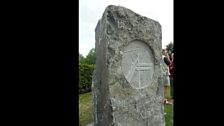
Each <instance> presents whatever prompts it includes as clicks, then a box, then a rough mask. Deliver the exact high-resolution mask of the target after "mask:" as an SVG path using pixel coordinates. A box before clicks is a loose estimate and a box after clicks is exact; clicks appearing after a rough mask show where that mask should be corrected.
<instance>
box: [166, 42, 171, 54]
mask: <svg viewBox="0 0 224 126" xmlns="http://www.w3.org/2000/svg"><path fill="white" fill-rule="evenodd" d="M166 51H167V52H169V53H170V52H171V51H173V43H172V42H170V43H169V44H168V45H166Z"/></svg>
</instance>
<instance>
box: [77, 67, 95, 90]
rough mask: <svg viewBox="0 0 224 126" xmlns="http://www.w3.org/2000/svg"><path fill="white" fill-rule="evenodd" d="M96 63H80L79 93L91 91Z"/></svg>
mask: <svg viewBox="0 0 224 126" xmlns="http://www.w3.org/2000/svg"><path fill="white" fill-rule="evenodd" d="M93 70H94V65H88V64H79V93H84V92H88V91H91V85H92V73H93Z"/></svg>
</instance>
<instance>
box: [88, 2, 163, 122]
mask: <svg viewBox="0 0 224 126" xmlns="http://www.w3.org/2000/svg"><path fill="white" fill-rule="evenodd" d="M95 39H96V43H95V52H96V66H95V70H94V72H93V79H92V81H93V82H92V83H93V84H92V90H93V104H94V115H93V116H94V124H93V125H94V126H165V120H164V105H163V98H164V96H163V85H162V74H161V68H160V61H161V58H162V56H161V52H162V34H161V25H160V24H159V22H157V21H155V20H152V19H150V18H146V17H144V16H141V15H139V14H137V13H135V12H133V11H131V10H129V9H127V8H125V7H122V6H114V5H110V6H108V7H106V9H105V11H104V13H103V16H102V18H101V19H100V20H99V21H98V24H97V26H96V29H95Z"/></svg>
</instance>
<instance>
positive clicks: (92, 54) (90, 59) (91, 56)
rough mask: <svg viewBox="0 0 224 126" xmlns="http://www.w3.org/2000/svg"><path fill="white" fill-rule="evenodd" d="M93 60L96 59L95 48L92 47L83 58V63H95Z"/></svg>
mask: <svg viewBox="0 0 224 126" xmlns="http://www.w3.org/2000/svg"><path fill="white" fill-rule="evenodd" d="M95 60H96V53H95V49H94V48H92V49H91V50H90V51H89V53H88V55H87V56H86V58H85V63H86V64H95Z"/></svg>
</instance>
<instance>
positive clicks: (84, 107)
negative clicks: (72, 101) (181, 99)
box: [79, 92, 173, 126]
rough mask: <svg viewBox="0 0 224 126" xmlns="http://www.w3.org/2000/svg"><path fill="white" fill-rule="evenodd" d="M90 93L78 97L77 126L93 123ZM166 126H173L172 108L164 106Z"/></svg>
mask: <svg viewBox="0 0 224 126" xmlns="http://www.w3.org/2000/svg"><path fill="white" fill-rule="evenodd" d="M92 111H93V104H92V92H89V93H85V94H80V95H79V126H85V125H86V124H89V123H92V122H93V117H92ZM165 113H166V115H165V120H166V126H173V106H171V105H165Z"/></svg>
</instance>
